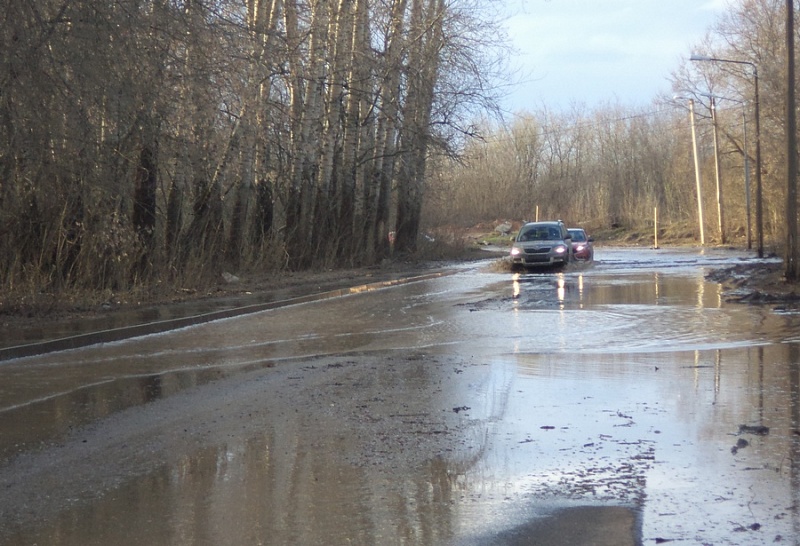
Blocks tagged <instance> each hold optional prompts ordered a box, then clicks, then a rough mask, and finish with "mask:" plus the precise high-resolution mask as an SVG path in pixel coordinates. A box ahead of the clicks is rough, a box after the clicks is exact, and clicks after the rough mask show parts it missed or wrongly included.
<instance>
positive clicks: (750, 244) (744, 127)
mask: <svg viewBox="0 0 800 546" xmlns="http://www.w3.org/2000/svg"><path fill="white" fill-rule="evenodd" d="M701 95H703V96H704V97H708V98H709V99H711V100H715V99H719V100H729V101H731V102H735V103H736V104H740V105H741V106H742V155H743V156H744V203H745V216H746V218H747V249H748V250H751V249H752V248H753V237H752V232H751V229H750V226H751V222H750V208H751V207H750V154H748V153H747V109H746V106H747V103H746V102H745V101H743V100H739V99H732V98H730V97H720V96H718V95H712V94H709V93H701Z"/></svg>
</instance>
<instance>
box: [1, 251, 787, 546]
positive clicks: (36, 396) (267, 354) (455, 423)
mask: <svg viewBox="0 0 800 546" xmlns="http://www.w3.org/2000/svg"><path fill="white" fill-rule="evenodd" d="M596 257H597V260H598V261H597V263H596V264H595V265H594V266H592V267H588V268H581V269H576V270H572V271H567V272H564V273H535V274H523V275H519V274H516V275H512V274H505V273H496V272H491V270H490V268H482V269H479V268H476V267H475V266H472V267H467V268H465V271H464V272H463V273H459V274H457V275H454V276H449V277H444V278H441V279H434V280H429V281H425V282H420V283H414V284H411V285H407V286H400V287H395V288H391V289H387V290H381V291H377V292H371V293H365V294H357V295H353V296H348V297H344V298H339V299H336V300H329V301H324V302H315V303H309V304H304V305H297V306H291V307H287V308H283V309H273V310H270V311H265V312H262V313H257V314H254V315H249V316H244V317H238V318H233V319H226V320H223V321H217V322H214V323H209V324H204V325H199V326H195V327H192V328H186V329H184V330H180V331H176V332H172V333H167V334H161V335H156V336H148V337H144V338H140V339H134V340H129V341H126V342H118V343H112V344H106V345H101V346H96V347H88V348H84V349H79V350H74V351H66V352H62V353H53V354H50V355H42V356H39V357H31V358H24V359H18V360H12V361H9V362H6V363H2V364H0V430H2V431H3V434H2V436H0V455H2V460H4V461H5V462H4V463H3V466H2V467H0V486H2V487H0V513H2V515H3V518H2V521H3V523H0V542H3V543H8V544H32V543H37V542H38V543H48V544H65V545H66V544H110V543H114V544H142V543H148V544H258V543H269V544H312V543H318V544H322V543H326V544H346V543H353V544H458V545H467V544H521V543H525V542H524V541H521V540H523V539H525V537H526V536H527V537H528V538H531V533H532V534H533V535H532V536H533V538H532V539H531V540H532V542H531V543H534V544H558V543H579V544H584V543H585V544H616V545H618V546H619V545H622V544H638V543H643V544H647V543H651V544H652V543H656V541H657V540H660V541H668V540H669V541H676V542H677V543H688V544H765V543H773V542H776V543H780V542H783V543H787V544H795V543H797V541H798V538H799V537H800V515H799V514H798V512H797V510H798V506H800V504H798V500H800V499H798V494H799V493H800V478H798V469H797V465H798V462H797V461H800V459H798V456H800V407H799V404H800V402H799V401H798V397H799V396H800V367H799V366H800V346H798V345H797V341H798V334H799V333H800V328H798V317H797V316H796V315H794V314H791V313H782V312H781V313H779V312H775V311H773V310H772V309H771V308H769V307H756V306H746V305H728V304H726V303H725V297H724V294H723V293H722V291H721V289H720V287H719V286H718V285H716V284H713V283H707V282H706V281H705V280H704V274H705V273H706V271H707V270H708V269H709V268H711V267H721V266H724V265H730V264H734V263H737V262H740V261H743V260H752V257H751V256H749V255H746V254H741V255H739V254H735V253H731V252H723V251H720V252H713V251H712V252H709V251H706V252H699V251H696V250H682V251H648V250H634V249H597V252H596ZM67 462H71V463H72V464H73V465H74V470H73V471H71V472H67V473H64V472H63V468H65V466H64V465H65V464H66V463H67ZM59 469H61V472H59ZM20 476H24V477H26V478H29V479H27V480H26V481H24V482H23V480H22V478H20ZM587 507H588V508H590V509H593V510H595V511H594V512H591V514H584V513H583V512H570V511H571V510H584V509H586V508H587ZM567 513H569V514H573V515H574V514H580V516H579V517H575V518H574V519H575V520H576V521H577V520H579V521H577V522H576V521H572V520H567V519H565V518H564V517H560V516H559V514H567ZM592 514H593V515H594V516H597V517H596V518H595V519H592V517H590V516H591V515H592ZM564 521H570V522H571V523H570V526H571V527H573V528H580V525H587V526H589V525H591V528H590V530H591V532H592V533H593V534H592V535H589V536H590V537H591V541H585V542H570V540H571V539H569V540H568V539H567V538H566V536H567V535H565V534H563V533H567V532H568V527H570V526H562V527H563V528H562V527H559V525H560V523H559V522H561V523H563V522H564ZM581 521H582V522H583V523H580V522H581ZM548 522H549V523H548ZM604 522H605V523H609V522H610V523H613V525H610V523H609V525H610V526H613V527H615V529H616V534H615V532H614V529H611V530H609V529H606V528H605V527H604ZM546 528H549V529H551V531H552V530H553V529H558V531H557V533H555V535H556V536H555V538H554V536H553V533H552V532H551V533H550V534H548V532H547V531H546ZM526 533H528V535H526ZM558 533H562V534H560V535H559V534H558ZM620 533H621V535H620ZM559 536H560V537H561V542H559V538H558V537H559ZM536 537H538V539H536ZM576 540H577V539H576Z"/></svg>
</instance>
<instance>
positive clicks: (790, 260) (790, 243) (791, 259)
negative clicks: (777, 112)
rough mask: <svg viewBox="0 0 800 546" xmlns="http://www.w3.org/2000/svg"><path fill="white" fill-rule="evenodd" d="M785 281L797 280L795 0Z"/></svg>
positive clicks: (789, 27) (789, 34)
mask: <svg viewBox="0 0 800 546" xmlns="http://www.w3.org/2000/svg"><path fill="white" fill-rule="evenodd" d="M785 262H786V280H787V281H790V282H795V281H797V115H796V112H795V81H794V0H786V260H785Z"/></svg>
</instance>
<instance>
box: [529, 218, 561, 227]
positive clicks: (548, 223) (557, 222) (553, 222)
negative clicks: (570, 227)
mask: <svg viewBox="0 0 800 546" xmlns="http://www.w3.org/2000/svg"><path fill="white" fill-rule="evenodd" d="M563 223H564V222H562V221H561V220H549V221H545V222H525V224H524V225H523V226H522V227H528V226H559V225H561V224H563Z"/></svg>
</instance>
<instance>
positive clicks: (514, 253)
mask: <svg viewBox="0 0 800 546" xmlns="http://www.w3.org/2000/svg"><path fill="white" fill-rule="evenodd" d="M521 253H522V249H521V248H518V247H515V246H513V247H511V255H512V256H519V255H520V254H521Z"/></svg>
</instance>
